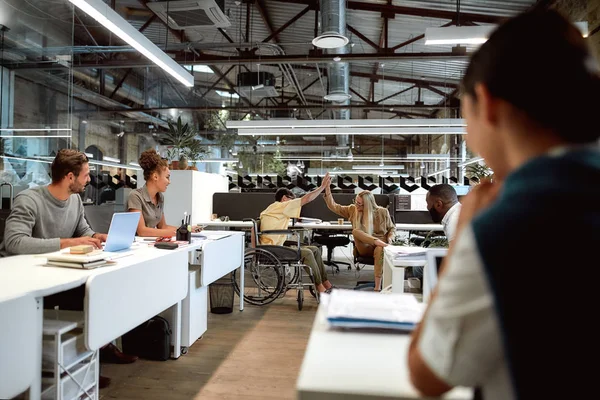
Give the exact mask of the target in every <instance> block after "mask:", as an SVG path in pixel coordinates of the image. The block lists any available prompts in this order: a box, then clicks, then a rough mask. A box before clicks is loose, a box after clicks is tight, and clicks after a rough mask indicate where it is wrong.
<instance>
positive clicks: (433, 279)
mask: <svg viewBox="0 0 600 400" xmlns="http://www.w3.org/2000/svg"><path fill="white" fill-rule="evenodd" d="M447 254H448V249H442V248H439V249H437V248H433V249H427V255H426V260H427V263H426V264H425V268H424V269H423V302H424V303H426V302H428V301H429V297H430V296H431V292H432V291H433V288H434V287H435V285H437V281H438V272H439V271H440V266H441V265H442V261H443V260H444V257H446V255H447Z"/></svg>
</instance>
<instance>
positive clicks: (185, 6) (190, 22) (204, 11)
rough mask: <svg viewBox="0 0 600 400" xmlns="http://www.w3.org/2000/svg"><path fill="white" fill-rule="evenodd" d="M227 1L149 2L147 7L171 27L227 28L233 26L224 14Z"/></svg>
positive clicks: (181, 0) (177, 0) (178, 0)
mask: <svg viewBox="0 0 600 400" xmlns="http://www.w3.org/2000/svg"><path fill="white" fill-rule="evenodd" d="M224 3H225V0H175V1H157V2H148V3H146V5H147V6H148V8H149V9H151V10H152V11H153V12H154V13H155V14H156V15H157V16H158V17H159V18H160V19H162V20H163V21H165V22H166V23H167V24H168V25H169V27H171V28H174V29H180V30H181V29H186V28H227V27H229V26H231V23H230V22H229V19H228V18H227V16H226V15H225V13H224V12H223V10H224V5H225V4H224Z"/></svg>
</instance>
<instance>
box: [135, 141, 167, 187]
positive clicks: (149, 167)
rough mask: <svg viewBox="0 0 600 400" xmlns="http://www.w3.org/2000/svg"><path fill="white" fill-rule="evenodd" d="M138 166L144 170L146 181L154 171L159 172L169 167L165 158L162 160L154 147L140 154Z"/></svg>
mask: <svg viewBox="0 0 600 400" xmlns="http://www.w3.org/2000/svg"><path fill="white" fill-rule="evenodd" d="M139 163H140V167H142V169H143V170H144V179H145V180H146V181H147V180H149V179H150V176H151V175H152V174H153V173H154V172H157V173H161V172H162V171H164V170H165V168H168V167H169V164H168V163H167V160H164V159H162V158H161V157H160V155H159V154H158V153H157V152H156V150H154V149H148V150H146V151H144V152H143V153H142V154H141V155H140V159H139Z"/></svg>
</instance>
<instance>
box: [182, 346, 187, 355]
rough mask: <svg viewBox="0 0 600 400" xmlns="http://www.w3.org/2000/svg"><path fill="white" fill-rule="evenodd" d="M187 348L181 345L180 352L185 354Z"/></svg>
mask: <svg viewBox="0 0 600 400" xmlns="http://www.w3.org/2000/svg"><path fill="white" fill-rule="evenodd" d="M188 350H189V348H188V347H187V346H181V349H180V351H181V354H187V353H188Z"/></svg>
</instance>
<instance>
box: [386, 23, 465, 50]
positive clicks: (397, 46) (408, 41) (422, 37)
mask: <svg viewBox="0 0 600 400" xmlns="http://www.w3.org/2000/svg"><path fill="white" fill-rule="evenodd" d="M450 25H454V21H450V22H448V23H447V24H444V25H442V26H441V27H442V28H445V27H447V26H450ZM463 25H464V23H463ZM424 38H425V34H422V35H419V36H415V37H414V38H412V39H408V40H407V41H405V42H402V43H400V44H397V45H395V46H394V47H392V48H390V50H392V51H396V50H398V49H401V48H402V47H405V46H408V45H409V44H411V43H414V42H417V41H419V40H421V39H424Z"/></svg>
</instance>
